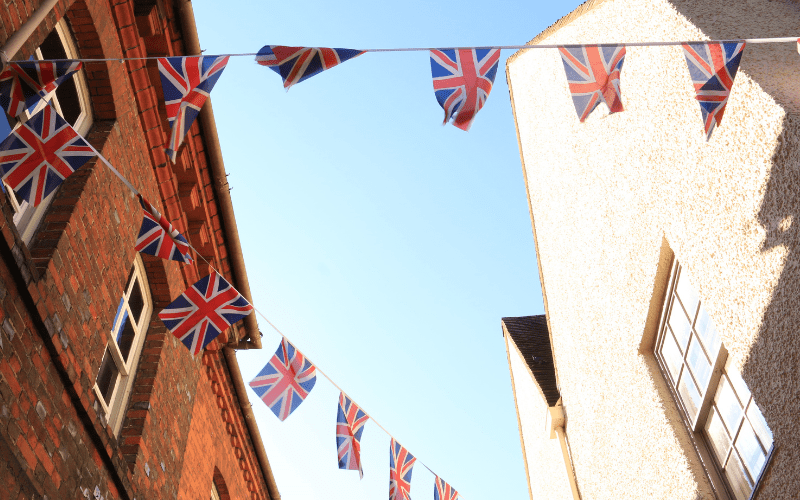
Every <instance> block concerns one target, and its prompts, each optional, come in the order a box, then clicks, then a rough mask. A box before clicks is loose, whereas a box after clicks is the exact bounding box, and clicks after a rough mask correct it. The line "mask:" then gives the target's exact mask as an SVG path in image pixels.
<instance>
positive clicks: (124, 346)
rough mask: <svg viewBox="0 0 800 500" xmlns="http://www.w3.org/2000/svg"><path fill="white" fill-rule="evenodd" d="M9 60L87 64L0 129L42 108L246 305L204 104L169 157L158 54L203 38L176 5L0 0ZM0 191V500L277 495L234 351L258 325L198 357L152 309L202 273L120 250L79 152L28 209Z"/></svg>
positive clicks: (105, 176) (129, 234) (129, 204)
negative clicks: (77, 164) (58, 181)
mask: <svg viewBox="0 0 800 500" xmlns="http://www.w3.org/2000/svg"><path fill="white" fill-rule="evenodd" d="M0 46H1V47H0V54H1V55H2V56H3V57H4V58H6V60H8V59H10V60H26V59H29V58H34V59H64V58H67V59H69V58H91V59H98V60H100V61H95V62H86V63H85V64H84V66H83V69H82V70H81V71H80V72H79V73H78V74H77V75H75V77H74V78H72V79H71V80H69V81H68V82H66V83H64V84H62V85H61V86H59V87H58V89H57V90H56V91H55V92H53V93H51V94H50V95H48V97H47V99H46V102H42V103H40V104H39V105H38V107H37V108H31V109H29V110H28V111H25V112H24V114H23V115H22V116H21V117H20V118H18V119H17V118H13V119H12V118H9V120H8V123H7V124H6V122H5V121H2V123H0V133H2V135H3V136H4V137H5V135H7V134H8V132H9V130H10V129H11V128H13V127H15V126H17V125H18V122H20V121H22V120H25V119H26V118H28V117H30V116H31V115H32V114H33V113H35V112H36V111H37V110H38V109H39V108H41V107H43V106H52V108H53V109H55V110H56V111H58V112H59V114H61V115H62V116H63V117H64V118H65V119H66V120H67V121H68V122H69V123H70V124H72V125H73V127H74V128H75V129H76V130H77V131H78V132H79V133H81V134H82V135H83V136H84V137H85V138H86V139H87V140H88V141H89V142H90V143H91V144H92V146H94V147H95V148H96V149H97V150H98V151H99V152H100V153H101V154H102V155H103V156H104V157H105V158H107V159H108V160H109V161H110V163H111V164H113V165H114V167H115V168H116V169H117V170H119V171H120V172H121V173H122V175H124V176H125V177H126V178H127V179H129V180H130V182H131V183H132V184H133V185H134V186H135V187H136V188H137V189H138V190H139V191H140V192H141V193H142V195H143V196H144V197H145V198H146V199H147V200H149V201H150V202H151V203H152V204H153V205H154V206H155V207H156V208H157V209H158V210H159V211H160V212H161V213H162V214H163V215H164V216H165V217H166V218H167V219H168V220H169V221H170V222H171V223H172V224H173V225H174V226H175V227H176V229H178V230H179V231H180V232H181V233H182V234H184V235H186V237H187V238H188V239H189V241H190V242H191V244H192V246H193V247H194V248H195V249H197V250H198V252H199V253H200V254H201V255H202V257H203V258H204V259H205V260H206V261H208V262H209V263H211V265H213V267H214V268H216V269H217V270H219V271H220V273H221V274H222V275H223V276H224V277H226V278H227V279H228V281H230V283H231V284H232V285H233V286H234V287H236V288H237V289H238V290H239V291H240V292H241V293H242V295H244V296H245V297H246V298H247V299H248V300H249V299H250V291H249V284H248V282H247V274H246V271H245V267H244V262H243V258H242V253H241V248H240V244H239V237H238V232H237V228H236V221H235V218H234V215H233V209H232V205H231V200H230V195H229V193H228V187H227V184H226V182H225V168H224V164H223V161H222V154H221V151H220V147H219V140H218V137H217V132H216V128H215V125H214V118H213V111H212V109H211V106H210V103H207V104H206V106H205V107H204V108H203V111H202V112H201V116H200V119H199V120H197V121H196V122H195V124H194V125H193V126H192V127H191V129H190V131H189V133H188V134H187V137H186V139H185V142H184V145H183V147H182V148H181V150H180V151H179V154H178V159H177V161H176V162H175V163H174V164H173V163H170V162H169V161H168V160H167V158H166V156H165V154H164V149H165V147H166V144H167V137H168V133H169V124H168V122H167V117H166V112H165V108H164V103H163V98H162V93H161V83H160V78H159V73H158V69H157V66H156V61H155V60H141V59H140V60H124V61H121V60H119V59H121V58H137V57H153V56H173V55H195V54H200V46H199V41H198V37H197V31H196V27H195V25H194V16H193V13H192V8H191V3H190V2H189V1H186V0H175V1H172V0H113V1H107V0H42V1H40V0H32V1H23V0H9V1H7V2H5V3H4V5H3V7H2V8H0ZM3 191H4V194H3V195H2V196H0V209H1V210H2V215H0V231H1V232H2V237H1V238H0V329H1V330H2V332H0V485H2V486H0V489H1V490H2V491H0V497H2V498H11V499H16V498H20V499H22V498H26V499H30V498H50V499H61V498H64V499H67V498H69V499H73V498H74V499H83V498H93V499H95V498H104V499H134V498H139V499H145V498H185V499H193V500H194V499H200V498H219V499H243V498H252V499H261V500H277V499H279V498H280V497H279V495H278V491H277V488H276V485H275V481H274V478H273V477H272V473H271V471H270V467H269V462H268V460H267V456H266V453H265V451H264V447H263V444H262V443H261V438H260V437H259V434H258V429H257V428H256V425H255V419H254V417H253V414H252V411H251V410H250V405H249V403H248V401H247V394H246V392H245V387H244V383H243V381H242V378H241V373H240V372H239V367H238V364H237V363H236V357H235V349H247V348H260V347H261V341H260V335H259V333H258V327H257V324H256V321H255V318H254V317H253V316H252V315H251V316H250V317H248V318H246V319H245V320H244V321H242V322H240V323H238V324H236V325H234V327H232V328H230V329H228V330H227V331H226V332H223V334H222V335H220V337H218V338H217V340H216V341H214V342H212V343H211V344H209V345H208V347H207V349H205V351H203V352H202V353H201V354H199V355H198V356H196V357H193V356H192V355H191V354H190V353H189V351H188V350H187V349H186V347H185V346H183V345H182V344H181V343H180V342H178V341H177V339H176V338H174V337H173V336H172V335H171V334H170V333H169V331H168V330H166V328H165V327H164V325H163V323H161V321H160V320H159V319H158V316H157V314H158V312H159V311H160V310H161V309H162V308H163V307H165V306H166V305H167V304H169V303H170V302H172V300H174V299H175V298H176V297H177V296H178V295H180V294H181V293H182V292H183V290H184V289H186V288H187V287H188V286H190V285H191V284H192V283H194V282H195V281H197V280H198V279H200V278H201V277H202V276H205V275H206V274H208V272H209V265H208V264H207V263H206V262H204V260H203V259H199V258H198V259H196V261H195V262H194V263H192V264H182V263H178V262H175V261H168V260H162V259H159V258H156V257H152V256H149V255H144V254H139V253H137V252H135V251H134V243H135V241H136V238H137V234H138V232H139V227H140V226H141V223H142V209H141V207H140V205H139V203H138V200H137V198H136V197H135V196H134V195H133V193H132V192H131V191H130V190H129V189H127V188H126V187H125V185H124V184H123V183H122V182H121V181H120V179H118V178H117V177H116V176H115V175H114V174H113V173H112V172H111V171H110V170H109V169H108V168H107V167H106V166H105V165H103V164H102V163H101V162H100V161H96V160H92V161H90V162H89V163H87V164H86V165H84V166H82V167H81V168H79V169H78V170H76V171H75V173H74V174H72V175H71V176H69V177H68V178H67V179H66V180H65V182H64V183H63V184H62V185H61V186H60V187H59V188H58V189H57V190H56V191H55V192H54V193H53V194H52V195H51V196H49V197H47V198H46V199H45V200H44V201H43V203H42V204H40V205H39V206H37V207H36V208H31V207H30V206H29V205H28V203H27V202H25V201H22V202H20V201H19V200H18V199H17V197H16V196H15V195H14V193H13V191H11V190H10V189H8V188H7V187H6V186H4V189H3Z"/></svg>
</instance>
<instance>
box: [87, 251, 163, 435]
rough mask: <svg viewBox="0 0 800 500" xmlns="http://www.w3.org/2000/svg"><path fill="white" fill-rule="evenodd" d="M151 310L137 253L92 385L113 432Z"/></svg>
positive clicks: (120, 420) (142, 342) (128, 392)
mask: <svg viewBox="0 0 800 500" xmlns="http://www.w3.org/2000/svg"><path fill="white" fill-rule="evenodd" d="M152 311H153V301H152V299H151V297H150V289H149V287H148V285H147V278H146V277H145V274H144V267H143V265H142V261H141V259H140V258H139V256H138V255H137V257H136V260H135V261H134V264H133V268H132V269H131V273H130V276H129V277H128V282H127V284H126V285H125V291H124V293H123V294H122V298H121V299H120V301H119V306H118V307H117V314H116V316H115V317H114V323H113V325H112V329H111V334H110V335H109V339H108V344H107V345H106V350H105V353H104V354H103V361H102V362H101V363H100V370H99V371H98V372H97V378H96V379H95V385H94V390H95V394H97V396H98V401H99V402H100V405H101V406H102V408H103V411H104V412H105V416H106V420H107V421H108V424H109V425H110V426H111V428H112V429H113V431H114V434H117V433H118V432H119V428H120V427H121V425H122V419H123V416H124V414H125V408H126V407H127V402H128V399H129V396H130V392H131V389H132V387H133V379H134V375H135V374H136V365H137V364H138V362H139V354H140V353H141V350H142V345H143V344H144V337H145V334H146V333H147V325H148V324H149V323H150V313H151V312H152Z"/></svg>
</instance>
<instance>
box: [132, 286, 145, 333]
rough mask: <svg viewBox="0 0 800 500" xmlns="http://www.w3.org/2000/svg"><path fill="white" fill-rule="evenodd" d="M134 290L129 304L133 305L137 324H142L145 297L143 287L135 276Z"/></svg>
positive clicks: (133, 313)
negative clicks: (143, 296)
mask: <svg viewBox="0 0 800 500" xmlns="http://www.w3.org/2000/svg"><path fill="white" fill-rule="evenodd" d="M134 280H135V281H134V283H133V290H131V296H130V298H128V304H129V305H130V306H131V314H132V315H133V318H134V320H136V324H137V325H139V326H141V325H140V323H139V321H140V320H141V319H142V310H143V309H144V299H143V298H142V289H141V287H140V285H139V280H138V279H136V278H134Z"/></svg>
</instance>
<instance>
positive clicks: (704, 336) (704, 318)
mask: <svg viewBox="0 0 800 500" xmlns="http://www.w3.org/2000/svg"><path fill="white" fill-rule="evenodd" d="M694 329H695V331H696V332H697V333H698V334H699V335H700V340H702V342H703V346H704V347H705V348H706V351H707V352H708V355H709V356H711V359H714V358H716V357H717V353H718V352H719V348H720V346H721V345H722V341H721V340H720V338H719V334H718V333H717V328H716V327H715V326H714V321H712V320H711V316H709V315H708V311H706V308H705V307H703V305H702V304H700V312H699V313H698V315H697V322H696V323H695V325H694Z"/></svg>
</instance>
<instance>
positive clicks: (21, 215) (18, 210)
mask: <svg viewBox="0 0 800 500" xmlns="http://www.w3.org/2000/svg"><path fill="white" fill-rule="evenodd" d="M54 30H55V32H56V33H57V34H58V38H59V40H60V41H61V45H62V46H63V47H64V52H65V53H66V54H67V58H69V59H77V58H78V57H79V55H78V48H77V46H76V44H75V39H74V37H73V36H72V33H71V31H70V29H69V27H68V26H67V23H66V21H65V20H64V19H61V20H60V21H58V23H56V25H55V28H54ZM34 57H35V58H36V59H37V60H42V59H43V58H44V57H43V56H42V51H41V49H40V48H38V47H37V48H36V53H35V56H34ZM72 78H73V80H74V81H75V89H76V90H77V94H78V103H79V105H80V110H81V113H80V115H78V118H77V120H76V121H75V124H74V125H73V126H72V128H74V129H75V130H76V131H77V132H78V133H79V134H80V135H82V136H85V135H86V133H87V132H88V131H89V129H90V128H91V127H92V123H93V121H94V120H93V117H92V111H91V109H92V108H91V100H90V96H89V86H88V85H87V83H86V75H85V74H84V71H83V70H81V71H78V72H76V73H75V74H74V75H72ZM48 104H49V105H52V106H53V108H54V109H55V110H56V111H57V112H58V114H62V111H61V105H60V104H59V102H58V98H57V97H56V91H55V90H53V91H52V92H50V93H49V94H47V96H46V97H45V98H44V99H41V100H40V101H39V102H38V103H37V104H36V106H35V107H34V108H33V110H30V111H29V110H27V109H26V110H25V111H23V113H22V115H21V116H20V117H19V118H20V121H19V122H18V123H17V124H16V125H15V126H14V127H13V129H16V128H17V127H19V126H20V124H21V123H22V122H24V121H26V120H28V119H29V118H30V117H31V116H33V115H35V114H36V113H38V112H39V111H41V110H42V108H44V107H45V106H47V105H48ZM4 187H5V189H6V194H7V198H8V200H9V202H10V203H11V207H12V208H13V209H14V225H16V226H17V231H19V234H20V236H21V237H22V241H23V242H25V244H26V245H27V244H30V242H31V240H32V239H33V235H34V233H35V232H36V229H37V228H38V227H39V224H40V223H41V222H42V218H43V217H44V214H45V213H46V212H47V208H48V207H49V206H50V203H52V201H53V198H54V197H55V194H56V192H57V191H58V190H57V189H56V190H55V191H53V192H52V193H50V195H49V196H48V197H46V198H45V199H43V200H42V202H41V203H40V204H39V205H37V206H36V207H31V206H30V205H29V204H28V202H27V201H23V202H22V203H21V204H20V203H18V202H17V197H16V195H14V192H13V190H12V189H11V188H10V187H9V186H8V185H7V184H6V185H5V186H4Z"/></svg>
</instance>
